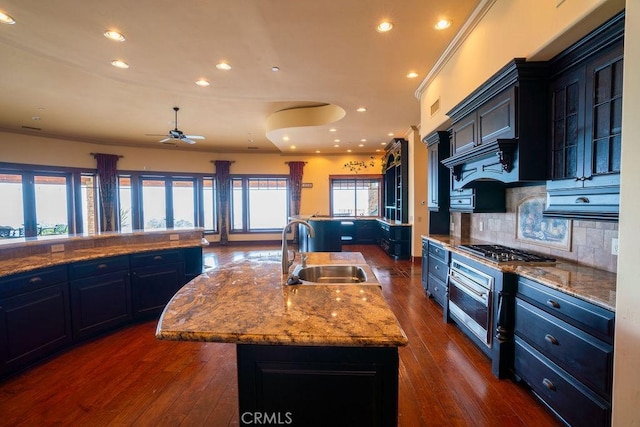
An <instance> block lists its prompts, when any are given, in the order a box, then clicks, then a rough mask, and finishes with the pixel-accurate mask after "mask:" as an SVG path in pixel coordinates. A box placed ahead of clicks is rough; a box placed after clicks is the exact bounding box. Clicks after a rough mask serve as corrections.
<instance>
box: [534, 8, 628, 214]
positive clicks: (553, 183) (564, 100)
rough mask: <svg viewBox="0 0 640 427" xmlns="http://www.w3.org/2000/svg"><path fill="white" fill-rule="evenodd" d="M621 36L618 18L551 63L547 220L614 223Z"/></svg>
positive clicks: (619, 131) (620, 18)
mask: <svg viewBox="0 0 640 427" xmlns="http://www.w3.org/2000/svg"><path fill="white" fill-rule="evenodd" d="M623 36H624V15H620V16H618V17H616V18H614V19H613V20H612V21H610V22H609V23H608V24H606V25H605V26H603V27H601V28H599V29H598V30H596V31H594V32H593V33H592V34H590V35H588V36H587V37H585V39H583V40H581V41H580V42H578V43H577V44H576V45H574V46H572V47H571V48H569V49H567V50H566V51H565V52H563V53H561V54H560V55H558V56H557V57H556V58H554V59H553V60H552V61H551V64H552V68H551V69H552V71H553V76H552V80H551V84H550V99H551V101H550V104H551V123H552V125H551V136H550V139H551V141H552V150H551V180H550V181H548V182H547V191H548V196H549V197H548V200H549V203H548V206H547V209H546V211H545V215H547V216H560V217H567V218H585V219H600V220H616V219H617V218H618V212H619V193H620V160H621V139H622V78H623V75H622V71H623Z"/></svg>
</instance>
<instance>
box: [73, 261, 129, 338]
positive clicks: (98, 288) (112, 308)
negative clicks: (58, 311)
mask: <svg viewBox="0 0 640 427" xmlns="http://www.w3.org/2000/svg"><path fill="white" fill-rule="evenodd" d="M69 276H70V277H69V278H70V279H71V281H70V289H71V311H72V312H73V319H72V326H73V336H74V338H75V339H82V338H88V337H91V336H93V335H95V334H97V333H100V332H103V331H106V330H109V329H112V328H114V327H117V326H120V325H123V324H125V323H128V322H129V321H130V320H131V288H130V285H129V256H128V255H122V256H117V257H111V258H104V259H100V260H95V261H86V262H79V263H76V264H71V265H70V266H69Z"/></svg>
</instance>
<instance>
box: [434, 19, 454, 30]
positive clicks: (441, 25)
mask: <svg viewBox="0 0 640 427" xmlns="http://www.w3.org/2000/svg"><path fill="white" fill-rule="evenodd" d="M450 26H451V21H450V20H448V19H441V20H439V21H438V22H437V23H436V30H444V29H446V28H449V27H450Z"/></svg>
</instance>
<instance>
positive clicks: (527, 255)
mask: <svg viewBox="0 0 640 427" xmlns="http://www.w3.org/2000/svg"><path fill="white" fill-rule="evenodd" d="M458 248H460V249H462V250H464V251H466V252H469V253H471V254H473V255H476V256H479V257H482V258H486V259H488V260H491V261H494V262H555V258H550V257H547V256H543V255H539V254H536V253H533V252H528V251H523V250H521V249H516V248H510V247H508V246H503V245H460V246H458Z"/></svg>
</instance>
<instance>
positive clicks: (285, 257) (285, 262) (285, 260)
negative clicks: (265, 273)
mask: <svg viewBox="0 0 640 427" xmlns="http://www.w3.org/2000/svg"><path fill="white" fill-rule="evenodd" d="M293 224H302V225H304V226H305V227H307V228H308V229H309V237H313V236H314V233H313V227H312V226H311V224H309V223H308V222H306V221H302V220H300V219H294V220H291V221H289V223H288V224H287V225H285V226H284V228H283V229H282V274H289V267H291V265H292V264H293V262H294V261H295V260H296V252H295V251H293V259H289V247H288V245H287V230H288V229H289V227H291V225H293Z"/></svg>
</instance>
